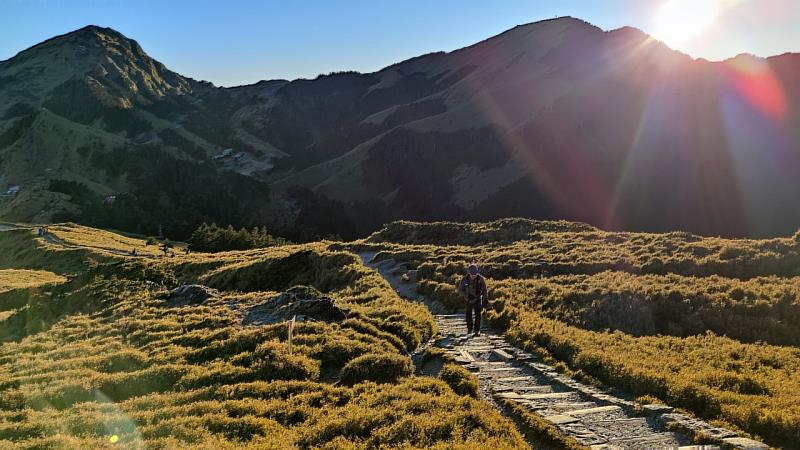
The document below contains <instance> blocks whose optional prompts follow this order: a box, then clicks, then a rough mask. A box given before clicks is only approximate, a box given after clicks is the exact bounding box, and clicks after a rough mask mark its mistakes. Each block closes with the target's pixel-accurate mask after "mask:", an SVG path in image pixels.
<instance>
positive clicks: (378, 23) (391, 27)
mask: <svg viewBox="0 0 800 450" xmlns="http://www.w3.org/2000/svg"><path fill="white" fill-rule="evenodd" d="M667 2H671V3H672V4H671V5H669V6H667V7H665V3H667ZM697 2H700V3H703V2H706V3H708V2H711V3H713V13H712V12H711V10H710V9H709V8H704V7H698V6H697V4H698V3H697ZM706 6H708V5H706ZM0 11H2V13H0V60H5V59H8V58H11V57H13V56H14V55H15V54H16V53H18V52H19V51H21V50H24V49H26V48H28V47H30V46H32V45H35V44H37V43H39V42H41V41H43V40H45V39H47V38H50V37H53V36H56V35H59V34H64V33H68V32H70V31H73V30H75V29H78V28H81V27H84V26H86V25H90V24H93V25H100V26H105V27H111V28H114V29H116V30H117V31H120V32H121V33H123V34H124V35H126V36H128V37H129V38H132V39H135V40H137V41H138V42H139V44H141V46H142V48H144V50H145V51H146V52H147V53H148V54H149V55H150V56H152V57H153V58H155V59H157V60H158V61H160V62H162V63H164V64H165V65H166V66H167V67H168V68H169V69H171V70H173V71H175V72H178V73H180V74H182V75H186V76H189V77H192V78H195V79H199V80H207V81H211V82H213V83H214V84H216V85H218V86H236V85H241V84H250V83H255V82H257V81H259V80H265V79H278V78H283V79H296V78H314V77H316V76H317V75H318V74H320V73H329V72H335V71H342V70H357V71H359V72H372V71H375V70H379V69H381V68H383V67H386V66H388V65H390V64H393V63H396V62H399V61H402V60H405V59H408V58H411V57H414V56H419V55H421V54H425V53H430V52H433V51H442V50H443V51H451V50H455V49H458V48H461V47H465V46H468V45H471V44H474V43H476V42H478V41H481V40H484V39H486V38H488V37H491V36H493V35H496V34H499V33H501V32H503V31H505V30H507V29H509V28H512V27H514V26H516V25H520V24H525V23H529V22H535V21H538V20H543V19H550V18H553V17H557V16H573V17H578V18H581V19H584V20H586V21H588V22H591V23H593V24H595V25H597V26H599V27H601V28H603V29H605V30H611V29H615V28H619V27H622V26H626V25H627V26H633V27H636V28H640V29H642V30H644V31H645V32H648V33H650V34H656V35H657V37H659V38H661V39H662V40H664V41H665V42H667V44H668V45H670V46H671V47H673V48H676V49H678V50H680V51H683V52H685V53H687V54H689V55H691V56H694V57H702V58H706V59H709V60H723V59H726V58H729V57H733V56H736V55H737V54H740V53H751V54H755V55H759V56H772V55H777V54H782V53H786V52H793V51H794V52H800V26H798V24H800V0H528V1H519V0H513V1H512V0H506V1H502V0H498V1H486V0H461V1H455V0H402V1H389V0H361V1H357V0H326V1H323V0H304V1H288V0H286V1H270V0H262V1H256V0H241V1H236V0H226V1H211V0H192V1H186V0H165V1H162V0H136V1H129V0H126V1H120V0H83V1H78V0H0ZM686 27H689V28H692V27H694V28H698V27H699V28H702V29H701V30H699V31H698V30H695V29H690V30H689V32H687V29H686Z"/></svg>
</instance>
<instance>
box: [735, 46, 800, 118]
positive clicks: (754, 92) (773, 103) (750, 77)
mask: <svg viewBox="0 0 800 450" xmlns="http://www.w3.org/2000/svg"><path fill="white" fill-rule="evenodd" d="M724 74H725V76H726V77H727V79H728V82H729V83H730V84H731V85H732V86H733V87H734V88H735V89H736V91H737V92H738V93H739V95H741V96H742V97H743V98H744V99H746V100H747V101H748V102H749V103H750V105H751V106H752V107H753V108H755V109H756V110H758V111H759V112H760V113H762V114H764V115H765V116H767V117H770V118H772V119H783V118H784V116H785V115H786V110H787V108H788V105H787V101H786V95H785V94H784V92H783V88H782V86H781V83H780V81H779V80H778V78H777V77H776V76H775V73H774V72H773V71H772V69H771V68H770V66H769V64H768V63H767V61H765V60H762V59H759V58H755V57H746V56H742V57H738V58H736V59H733V60H731V61H728V62H726V64H725V68H724Z"/></svg>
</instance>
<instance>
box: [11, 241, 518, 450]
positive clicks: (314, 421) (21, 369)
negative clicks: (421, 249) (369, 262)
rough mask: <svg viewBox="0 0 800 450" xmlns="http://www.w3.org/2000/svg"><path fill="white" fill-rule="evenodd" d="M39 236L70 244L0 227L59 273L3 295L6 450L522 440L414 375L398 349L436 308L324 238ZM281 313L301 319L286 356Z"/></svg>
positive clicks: (502, 443)
mask: <svg viewBox="0 0 800 450" xmlns="http://www.w3.org/2000/svg"><path fill="white" fill-rule="evenodd" d="M50 231H51V232H52V233H54V234H56V235H57V236H58V237H59V238H60V239H63V240H64V241H65V242H67V243H68V245H69V246H70V248H69V249H65V248H56V247H57V244H53V243H42V242H41V240H40V239H38V238H37V237H35V235H34V233H33V232H32V231H30V230H23V231H10V232H3V233H0V240H4V241H5V242H4V243H0V245H5V246H7V247H8V248H11V249H14V250H15V252H16V253H17V254H18V256H19V257H18V258H16V259H17V261H20V263H21V264H22V265H27V266H32V267H33V266H42V265H44V264H46V262H47V260H48V258H53V261H56V262H57V264H55V265H56V267H58V269H59V270H60V271H61V273H62V274H66V273H69V274H70V280H69V281H68V282H65V283H62V284H60V285H58V286H55V287H48V290H44V289H42V288H41V287H39V286H36V285H31V284H28V285H27V289H24V290H22V292H24V293H25V295H24V297H20V295H19V294H20V291H19V290H17V291H16V294H15V295H16V297H13V298H12V297H11V296H10V295H11V293H10V292H9V293H5V294H0V303H3V302H16V305H15V306H16V309H14V310H11V311H6V312H5V314H4V315H6V316H8V317H2V316H0V320H2V323H0V326H2V327H3V329H4V330H5V331H4V333H3V336H2V337H3V339H4V340H5V343H3V344H1V345H0V447H2V448H77V447H84V448H145V447H146V448H187V447H192V448H215V449H217V448H243V447H246V448H376V447H380V446H388V447H398V446H403V447H407V448H475V449H478V448H488V447H493V448H501V449H502V448H509V449H510V448H520V447H525V446H526V444H525V441H524V440H523V439H522V437H521V435H520V434H519V432H517V431H516V429H515V428H514V426H513V425H512V423H511V422H510V421H508V420H507V419H505V418H503V417H502V416H501V415H500V414H499V412H497V411H496V410H494V409H493V408H492V407H491V406H489V405H488V404H486V403H483V402H481V401H478V400H476V399H475V398H474V392H473V393H470V392H464V391H463V390H462V389H458V390H459V392H461V394H458V393H456V392H455V391H454V390H453V388H451V387H450V385H449V384H448V383H447V382H446V381H443V380H440V379H438V378H434V377H427V376H417V375H414V373H413V367H412V365H411V360H410V358H409V357H408V356H407V355H408V351H410V350H413V349H414V348H416V347H418V346H419V345H420V343H422V342H424V341H426V340H428V339H429V338H430V337H431V336H432V335H433V334H434V333H435V326H434V322H433V318H432V316H431V315H430V313H429V312H428V311H427V310H426V309H425V308H424V307H422V306H420V305H416V304H412V303H409V302H406V301H404V300H402V299H400V298H399V297H398V296H397V295H396V294H395V293H394V291H393V290H392V289H391V288H390V287H389V286H388V284H387V283H386V281H385V280H383V278H381V277H380V275H378V274H377V273H375V272H373V271H372V270H370V269H367V268H366V267H364V266H363V265H362V264H361V263H360V260H359V258H358V257H357V256H355V255H354V254H352V253H348V252H346V251H341V250H333V249H331V248H330V247H332V245H331V243H325V242H318V243H312V244H307V245H293V246H280V247H272V248H268V249H261V250H252V251H246V252H228V253H221V254H214V255H209V254H199V253H198V254H190V255H185V254H181V255H178V256H176V257H174V258H169V257H165V258H153V259H151V258H142V257H139V258H132V257H128V256H122V255H114V254H109V253H108V252H107V250H105V249H108V248H117V247H114V246H119V247H118V248H126V247H127V246H129V245H131V244H132V241H131V240H129V238H124V237H121V236H116V235H113V234H112V233H108V232H104V231H99V230H93V229H89V228H84V227H76V226H72V225H65V226H53V227H50ZM72 246H75V247H76V248H73V247H72ZM26 249H27V250H26ZM63 252H66V253H68V254H69V258H65V257H64V255H61V253H63ZM5 264H6V265H8V264H11V261H10V260H9V261H5ZM70 264H72V265H70ZM57 272H58V271H57ZM25 273H27V272H25ZM33 273H37V274H39V278H38V279H39V280H40V281H41V280H42V279H43V275H42V274H43V273H44V272H33ZM48 276H49V277H50V278H48V279H49V280H51V281H52V280H55V279H58V278H56V277H57V275H55V274H50V275H48ZM185 282H201V283H203V284H205V285H208V286H210V287H213V288H215V289H217V290H218V291H219V295H216V296H214V295H213V294H212V295H211V296H210V297H209V298H208V299H207V300H206V301H205V302H202V303H195V304H189V305H186V304H181V303H176V302H175V301H174V299H173V298H172V297H170V295H169V291H168V289H170V288H173V287H175V286H178V285H179V284H181V283H185ZM4 296H5V298H4ZM287 296H290V297H287ZM282 298H293V299H295V301H294V302H293V303H292V302H290V303H288V304H286V305H283V306H281V305H280V304H279V303H276V302H277V300H276V299H282ZM326 298H327V299H329V302H330V303H326V302H323V301H320V300H319V299H326ZM298 299H299V300H298ZM309 299H311V300H309ZM21 300H24V301H21ZM309 302H311V303H312V304H313V305H317V306H318V305H319V304H322V303H325V304H326V305H328V308H329V309H331V311H334V312H335V311H340V312H342V313H343V316H342V317H333V316H331V317H317V316H314V314H317V312H315V311H316V310H313V309H305V310H304V309H302V308H303V307H304V305H306V306H307V305H308V304H309ZM331 304H332V305H333V306H330V305H331ZM279 306H281V307H279ZM281 308H283V309H281ZM286 308H289V309H288V310H287V309H286ZM291 308H296V309H294V310H293V309H291ZM278 313H282V314H284V315H283V316H279V315H278ZM9 314H10V315H9ZM286 314H292V315H294V314H297V315H298V316H299V317H301V320H300V321H299V322H298V323H297V326H296V328H295V329H294V332H293V339H292V346H291V349H290V347H289V343H288V326H287V322H286V320H284V319H285V318H286V317H288V316H287V315H286ZM303 314H306V315H309V314H310V315H309V316H308V317H312V318H317V319H319V320H309V321H303V320H302V315H303ZM275 316H279V320H268V319H270V318H273V319H274V317H275ZM253 317H256V318H259V319H263V321H262V322H257V321H256V322H253V321H252V319H253Z"/></svg>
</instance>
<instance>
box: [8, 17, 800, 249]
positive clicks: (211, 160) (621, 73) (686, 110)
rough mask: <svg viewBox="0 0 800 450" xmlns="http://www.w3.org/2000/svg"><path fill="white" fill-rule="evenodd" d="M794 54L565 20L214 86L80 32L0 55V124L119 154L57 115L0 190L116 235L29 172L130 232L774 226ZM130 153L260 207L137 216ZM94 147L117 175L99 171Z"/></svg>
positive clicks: (787, 189)
mask: <svg viewBox="0 0 800 450" xmlns="http://www.w3.org/2000/svg"><path fill="white" fill-rule="evenodd" d="M20 55H22V56H23V57H22V58H19V57H20ZM70 58H73V59H74V60H75V62H73V63H69V64H67V63H64V61H68V62H69V61H72V59H70ZM23 66H24V67H23ZM66 66H69V67H66ZM740 66H741V67H740ZM796 67H800V58H798V56H797V55H795V54H791V53H790V54H785V55H778V56H774V57H769V58H760V57H757V58H755V59H753V58H747V57H737V58H734V59H731V60H727V61H721V62H711V61H706V60H702V59H694V58H692V57H690V56H688V55H685V54H683V53H680V52H676V51H674V50H672V49H669V48H668V47H667V46H666V45H664V44H663V43H660V42H658V41H656V40H654V39H652V38H651V37H649V36H648V35H647V34H645V33H644V32H642V31H641V30H638V29H635V28H632V27H622V28H619V29H616V30H611V31H604V30H602V29H600V28H598V27H596V26H594V25H592V24H590V23H588V22H585V21H583V20H580V19H576V18H571V17H568V18H557V19H548V20H544V21H539V22H533V23H529V24H524V25H519V26H517V27H514V28H512V29H509V30H507V31H505V32H503V33H500V34H497V35H495V36H492V37H490V38H487V39H485V40H483V41H480V42H477V43H475V44H472V45H469V46H466V47H463V48H460V49H456V50H453V51H450V52H434V53H429V54H426V55H421V56H418V57H414V58H410V59H407V60H405V61H401V62H398V63H396V64H392V65H389V66H387V67H385V68H383V69H380V70H378V71H376V72H372V73H359V72H338V73H331V74H327V75H319V76H318V77H316V78H314V79H297V80H262V81H259V82H257V83H254V84H250V85H243V86H236V87H216V86H214V85H213V84H211V83H208V82H202V81H195V80H194V79H192V78H188V77H185V76H183V75H180V74H177V73H175V72H171V71H170V70H169V69H168V68H167V67H166V66H164V65H163V64H162V63H160V62H158V61H156V60H154V59H152V58H151V57H149V56H148V55H147V54H146V53H145V52H144V50H143V49H142V48H141V46H140V45H139V44H138V43H137V42H136V41H135V40H132V39H129V38H127V37H125V36H124V35H122V34H121V33H119V32H116V31H115V30H112V29H108V28H103V27H98V26H87V27H84V28H81V29H79V30H76V31H74V32H72V33H67V34H65V35H61V36H57V37H54V38H52V39H49V40H47V41H45V42H43V43H40V44H37V45H35V46H32V47H30V48H29V49H26V50H23V51H22V52H20V53H19V54H18V55H17V56H16V57H14V58H11V59H10V60H6V61H4V62H2V63H0V100H4V101H3V102H0V103H1V104H4V105H6V107H5V108H4V109H2V107H0V109H2V110H0V117H2V118H3V119H2V120H0V133H4V134H3V135H4V136H7V139H5V140H7V141H9V142H10V143H11V144H13V143H14V142H15V141H14V140H13V139H12V138H13V137H14V136H13V134H14V133H17V132H18V131H19V130H16V129H17V128H20V127H24V125H25V124H26V123H27V122H25V121H23V119H25V118H26V117H28V116H29V115H31V114H33V112H34V111H35V110H36V108H42V107H44V108H46V109H48V110H49V111H50V112H52V113H53V114H56V115H58V116H60V117H63V118H65V119H67V120H68V121H72V122H75V123H76V124H77V125H80V126H83V127H85V126H88V127H90V128H92V129H97V130H100V131H103V132H105V133H111V134H113V135H116V136H119V138H120V139H118V140H115V141H118V142H117V143H116V144H114V145H116V146H117V147H116V148H109V145H110V144H109V143H108V142H106V141H105V140H104V139H99V140H98V138H97V137H96V136H92V135H90V134H87V133H86V130H85V129H84V128H81V127H78V126H76V127H74V129H73V130H72V131H71V132H69V133H67V134H66V135H65V136H64V137H63V138H62V139H64V141H63V142H64V144H66V145H65V146H64V145H62V146H61V147H64V148H65V149H66V150H59V146H58V145H56V143H54V140H53V139H51V138H44V137H43V138H41V139H38V141H37V142H50V144H47V145H45V147H47V148H45V149H44V150H41V149H40V150H39V151H44V153H43V154H48V155H57V154H60V153H59V151H61V152H62V153H63V154H64V156H63V158H62V160H63V161H65V163H64V164H66V166H63V167H61V168H59V167H55V168H53V167H45V168H46V169H50V171H48V172H35V171H28V173H23V172H20V171H13V172H9V171H8V170H5V169H6V168H9V167H22V166H24V164H22V163H20V162H19V160H20V159H22V160H24V159H25V158H26V157H25V156H24V155H25V153H26V150H24V149H22V148H20V146H19V145H18V146H16V147H13V148H12V146H9V145H6V146H5V148H2V145H0V161H3V167H4V170H2V171H0V185H1V184H3V183H5V184H6V185H13V184H16V185H23V186H25V187H26V188H32V189H35V190H37V192H39V194H40V196H41V198H42V199H43V200H42V202H43V204H44V205H48V204H49V205H51V206H44V208H43V209H42V213H40V214H37V215H36V216H35V217H36V218H37V219H42V220H44V219H47V218H48V217H49V216H52V215H53V214H55V215H56V216H57V217H59V218H68V219H74V220H78V221H84V222H86V223H88V224H95V225H99V224H98V223H95V222H94V221H96V220H99V219H98V218H97V217H96V216H97V215H102V216H104V217H105V216H110V217H106V219H103V220H108V221H109V222H104V223H103V224H104V225H106V226H114V227H117V228H120V229H126V227H129V226H128V224H126V222H127V221H129V220H130V217H129V215H130V214H128V213H126V212H125V211H124V210H123V211H116V212H114V211H111V212H110V211H102V210H100V211H97V209H98V208H94V207H93V208H89V209H91V210H93V211H95V212H92V213H91V214H87V212H86V211H87V208H86V205H81V204H80V202H78V203H77V204H76V203H75V202H72V201H71V200H66V201H65V198H64V195H63V193H58V194H57V195H51V194H52V192H50V191H49V190H48V183H49V180H52V179H56V180H60V178H59V177H66V179H68V180H72V181H75V182H79V183H83V184H86V185H87V186H94V187H93V188H91V189H89V190H90V191H94V192H95V193H96V194H97V195H99V194H101V193H102V194H104V195H105V194H107V193H113V192H116V193H119V194H121V195H123V196H125V195H128V196H129V198H127V200H126V201H129V202H131V203H132V204H135V205H137V206H136V209H139V208H144V210H146V211H151V212H150V214H156V215H159V216H162V217H160V218H158V219H157V218H152V219H148V220H144V223H141V222H142V221H138V222H140V224H139V225H136V227H144V229H141V228H136V229H135V230H133V231H139V232H145V229H147V230H152V229H153V228H156V227H157V225H158V222H157V221H167V222H169V223H170V227H171V228H173V229H179V230H180V232H179V233H178V234H179V235H185V234H186V233H188V232H190V231H191V230H190V229H191V227H192V226H196V225H198V224H197V223H193V222H195V221H196V220H198V218H199V217H203V218H205V219H207V220H210V221H218V222H221V223H232V224H234V225H236V226H252V225H261V224H263V222H253V220H255V219H254V217H262V218H263V217H269V219H268V220H267V225H269V226H272V227H275V228H278V229H281V230H283V231H284V232H286V233H290V234H291V233H297V232H298V231H297V230H303V231H302V232H300V234H308V233H311V234H313V235H325V234H329V233H335V234H340V235H343V236H354V235H361V234H365V233H368V232H370V231H372V230H374V229H375V228H376V227H378V226H380V225H381V224H382V223H383V222H386V221H390V220H395V219H416V220H449V219H454V220H483V219H492V218H497V217H502V216H508V215H521V216H527V217H535V218H566V219H571V220H580V221H585V222H589V223H592V224H595V225H599V226H605V227H610V228H612V229H631V230H645V231H665V230H670V229H676V228H677V229H687V230H689V231H693V232H698V233H705V234H724V235H730V236H764V235H775V234H786V233H789V232H792V231H793V230H794V229H796V228H797V227H798V225H800V216H798V215H797V214H795V213H793V212H791V211H789V212H781V211H778V208H777V207H773V208H770V207H769V205H768V204H766V203H765V199H766V198H772V199H776V200H774V204H775V205H780V204H791V203H793V202H794V201H795V200H800V199H796V198H795V195H794V194H791V192H793V189H794V184H795V182H794V181H792V180H791V179H790V178H791V176H790V175H791V172H792V170H793V169H792V168H793V167H795V163H794V158H795V157H794V156H792V155H794V153H793V152H794V151H793V149H796V148H797V140H798V139H800V137H798V136H795V134H796V133H792V132H791V129H792V124H797V123H800V119H799V118H798V114H797V111H796V105H797V104H800V92H798V91H797V89H796V88H794V86H796V85H797V82H798V81H800V80H797V77H796V76H795V75H793V73H794V72H795V70H794V69H795V68H796ZM10 69H13V70H10ZM23 69H24V70H23ZM764 93H765V94H764ZM762 94H764V95H762ZM610 112H612V113H611V114H610ZM759 115H760V116H765V117H766V118H767V119H769V120H770V123H766V122H765V123H760V122H759V120H761V119H758V120H756V119H757V118H758V117H759ZM693 118H695V119H693ZM696 118H703V119H702V121H703V123H700V122H698V121H697V120H696ZM26 120H28V121H30V119H26ZM656 124H660V125H658V126H656ZM776 126H777V127H778V128H775V127H776ZM753 127H755V128H753ZM15 130H16V131H15ZM745 130H747V132H746V133H745ZM776 130H778V131H776ZM783 130H786V131H783ZM36 132H38V133H47V131H45V130H41V129H37V131H36ZM776 133H777V134H776ZM776 135H779V139H776ZM1 141H3V139H0V142H1ZM34 141H36V140H34ZM48 146H49V147H48ZM87 146H88V148H89V149H88V150H87ZM142 148H153V149H154V150H156V151H159V152H162V153H163V154H164V155H165V157H168V158H174V159H175V161H177V162H180V161H183V164H190V165H193V167H194V166H196V167H197V168H198V169H197V170H201V171H202V170H208V171H209V172H208V173H209V175H210V174H212V173H216V174H217V175H213V177H214V178H209V180H211V179H214V180H216V181H214V183H213V184H215V185H218V187H217V189H219V190H225V189H227V187H226V186H223V185H221V184H219V183H222V181H221V180H223V179H226V177H227V176H228V175H225V174H232V175H234V176H241V177H244V178H247V179H249V180H250V181H247V182H246V183H256V184H257V185H259V186H263V188H262V187H259V188H257V189H255V190H256V191H262V190H264V189H267V190H270V191H271V194H270V195H269V200H267V199H263V200H262V201H260V202H259V203H258V206H255V207H256V208H257V211H251V213H248V214H245V216H246V217H245V216H236V217H229V216H224V215H220V212H219V209H218V208H215V207H213V206H212V205H210V204H209V205H205V206H203V207H202V209H203V212H201V213H200V214H199V216H198V218H194V219H191V220H188V221H187V220H186V219H185V218H178V217H172V216H171V215H170V214H168V213H164V212H159V213H156V212H155V210H153V208H155V206H146V207H145V206H143V205H141V204H140V203H141V200H136V198H141V197H142V196H141V195H139V194H137V193H141V191H142V190H148V189H149V186H144V185H138V186H137V185H136V184H135V183H134V184H131V183H130V182H129V181H126V178H130V176H129V175H126V174H128V172H127V170H129V169H130V170H132V169H131V168H133V167H140V168H143V167H146V165H143V163H145V161H139V162H136V161H137V158H141V156H137V155H143V154H145V153H147V152H143V151H142V150H141V149H142ZM228 148H230V149H232V150H231V151H230V153H228V154H225V153H224V152H223V150H224V149H228ZM751 149H752V150H751ZM755 149H758V152H759V153H762V154H763V155H762V156H763V157H762V156H754V155H755V153H754V152H753V150H755ZM78 150H80V152H79V151H78ZM148 151H149V150H148ZM28 153H29V152H28ZM110 155H114V156H113V158H117V159H119V160H120V161H126V162H125V164H128V165H129V167H128V168H125V167H123V168H122V169H121V172H120V173H119V174H117V169H112V163H111V162H110V160H109V158H111V157H112V156H110ZM669 155H671V156H669ZM120 158H122V159H120ZM776 158H777V159H781V158H782V159H784V160H785V162H787V164H784V165H783V167H781V170H782V171H783V172H786V174H785V175H783V174H782V173H778V175H780V176H778V177H777V178H776V177H775V176H774V175H775V172H774V171H775V168H774V167H772V166H770V164H771V163H769V162H768V161H769V160H775V159H776ZM15 161H17V162H15ZM103 161H105V162H103ZM657 161H659V162H657ZM177 162H176V164H177ZM67 163H69V164H67ZM114 164H118V163H114ZM64 167H70V168H71V169H69V170H67V169H66V168H64ZM200 167H204V168H205V169H200ZM62 169H63V170H62ZM108 170H110V171H111V172H112V173H114V174H115V175H113V176H109V175H108V173H107V172H108ZM787 170H788V172H787ZM164 176H167V175H166V174H164ZM210 176H211V175H210ZM654 176H655V177H656V178H655V179H654V178H653V177H654ZM134 178H137V177H134ZM670 179H674V180H680V182H679V184H678V185H677V186H678V187H676V186H674V185H671V184H670V183H669V182H668V181H667V180H670ZM36 180H38V181H36ZM150 182H151V183H152V182H154V181H153V180H150ZM60 185H63V183H62V184H60ZM681 185H684V186H685V187H680V186H681ZM162 188H163V189H165V190H170V189H171V190H175V191H176V192H167V195H168V196H171V197H172V196H174V198H173V199H172V200H171V201H170V202H167V203H166V204H174V203H176V202H180V201H181V200H180V198H181V196H183V197H184V198H185V194H181V196H178V194H177V191H181V190H182V188H181V187H180V185H178V184H175V183H174V182H173V181H170V183H169V186H162ZM0 189H2V186H0ZM687 189H688V191H687ZM798 189H799V190H800V186H798ZM690 192H694V194H690ZM67 196H68V197H69V194H68V195H67ZM48 199H49V200H48ZM55 199H58V201H57V202H56V203H57V204H58V208H55V207H53V206H52V205H54V203H53V202H55ZM654 199H658V200H656V201H654ZM709 199H714V200H713V202H714V203H711V204H706V203H707V202H708V201H710V200H709ZM99 201H100V200H98V199H97V198H95V199H94V200H92V201H91V202H90V203H93V204H94V203H98V202H99ZM234 201H236V200H234ZM48 202H50V203H48ZM64 205H66V206H64ZM129 206H130V205H129ZM251 206H253V205H251ZM23 209H24V210H29V209H30V208H23ZM332 212H335V214H336V215H337V220H336V221H335V222H336V223H335V224H332V223H331V222H330V220H329V218H330V214H331V213H332ZM237 214H239V213H237ZM0 215H2V216H4V217H9V218H14V219H16V220H30V219H32V217H29V216H27V215H26V214H22V213H20V209H19V207H18V205H17V206H15V205H14V202H4V203H0ZM193 216H194V215H193ZM259 220H261V219H259ZM147 232H150V231H147Z"/></svg>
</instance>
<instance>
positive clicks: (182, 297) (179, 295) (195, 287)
mask: <svg viewBox="0 0 800 450" xmlns="http://www.w3.org/2000/svg"><path fill="white" fill-rule="evenodd" d="M214 297H219V291H217V290H216V289H212V288H210V287H207V286H203V285H200V284H184V285H182V286H178V287H176V288H175V289H173V290H171V291H169V294H168V296H167V303H168V304H169V305H170V306H188V305H201V304H203V303H205V302H206V300H208V299H209V298H214Z"/></svg>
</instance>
